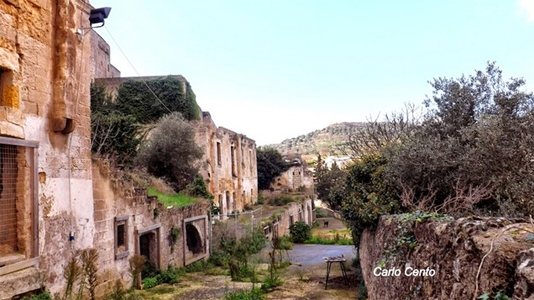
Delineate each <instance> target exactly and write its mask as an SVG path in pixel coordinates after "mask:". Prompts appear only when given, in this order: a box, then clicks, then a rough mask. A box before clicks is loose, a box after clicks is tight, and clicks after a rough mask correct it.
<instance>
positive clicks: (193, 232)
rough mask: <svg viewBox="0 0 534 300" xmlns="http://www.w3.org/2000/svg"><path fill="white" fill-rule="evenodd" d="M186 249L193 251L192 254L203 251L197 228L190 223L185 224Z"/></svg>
mask: <svg viewBox="0 0 534 300" xmlns="http://www.w3.org/2000/svg"><path fill="white" fill-rule="evenodd" d="M185 232H186V242H187V249H189V251H191V252H193V254H199V253H204V247H203V246H202V239H201V238H200V233H199V232H198V230H197V228H196V227H195V226H194V225H192V224H187V225H185Z"/></svg>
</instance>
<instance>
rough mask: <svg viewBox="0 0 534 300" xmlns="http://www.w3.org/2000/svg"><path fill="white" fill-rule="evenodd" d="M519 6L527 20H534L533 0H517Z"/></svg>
mask: <svg viewBox="0 0 534 300" xmlns="http://www.w3.org/2000/svg"><path fill="white" fill-rule="evenodd" d="M519 8H520V10H521V14H522V15H523V16H525V17H526V18H527V21H529V22H534V0H519Z"/></svg>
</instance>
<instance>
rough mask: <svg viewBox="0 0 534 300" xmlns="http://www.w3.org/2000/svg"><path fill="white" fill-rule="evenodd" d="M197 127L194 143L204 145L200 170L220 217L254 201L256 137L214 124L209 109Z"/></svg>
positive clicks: (256, 182)
mask: <svg viewBox="0 0 534 300" xmlns="http://www.w3.org/2000/svg"><path fill="white" fill-rule="evenodd" d="M196 129H197V133H196V140H197V143H198V144H199V146H201V147H202V148H203V149H204V157H203V158H202V168H201V174H202V176H203V177H204V180H205V181H206V182H207V185H208V189H209V191H210V193H212V195H213V196H214V197H215V200H214V201H215V205H217V207H218V208H219V212H220V214H221V215H222V216H223V218H224V217H226V216H227V215H228V214H230V213H232V212H234V211H243V210H244V208H245V206H249V205H253V204H254V203H256V201H257V198H258V175H257V164H256V143H255V141H254V140H252V139H250V138H248V137H246V136H245V135H242V134H238V133H235V132H233V131H231V130H229V129H226V128H223V127H217V126H216V125H215V123H214V122H213V120H212V118H211V115H210V114H209V113H208V112H202V119H201V122H200V124H199V125H198V126H197V127H196Z"/></svg>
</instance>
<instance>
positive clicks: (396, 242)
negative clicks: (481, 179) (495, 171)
mask: <svg viewBox="0 0 534 300" xmlns="http://www.w3.org/2000/svg"><path fill="white" fill-rule="evenodd" d="M406 226H407V227H408V228H406ZM533 232H534V225H533V224H532V223H530V222H526V221H525V220H520V219H515V220H510V219H504V218H476V217H469V218H462V219H458V220H456V221H438V220H435V219H432V218H429V219H428V220H426V221H421V220H420V219H417V218H415V219H413V220H412V221H411V222H406V216H405V215H400V216H383V217H381V219H380V222H379V225H378V227H377V228H376V230H375V231H365V232H364V233H363V235H362V238H361V243H360V259H361V266H362V272H363V275H364V279H365V284H366V286H367V289H368V293H369V299H373V300H374V299H391V300H393V299H402V300H404V299H411V300H414V299H476V298H477V297H479V296H481V295H483V294H487V295H488V296H490V297H492V296H495V295H496V294H497V293H499V292H501V293H502V294H505V295H508V296H509V297H511V296H512V295H513V299H534V294H533V293H534V248H531V247H532V246H533V240H534V235H533V234H532V233H533ZM489 299H492V298H489Z"/></svg>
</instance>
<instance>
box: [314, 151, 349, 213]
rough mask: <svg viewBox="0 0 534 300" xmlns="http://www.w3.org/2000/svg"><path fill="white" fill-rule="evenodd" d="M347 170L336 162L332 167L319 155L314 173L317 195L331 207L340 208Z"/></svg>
mask: <svg viewBox="0 0 534 300" xmlns="http://www.w3.org/2000/svg"><path fill="white" fill-rule="evenodd" d="M345 176H346V174H345V172H343V171H342V170H341V169H340V168H339V167H338V165H337V164H336V163H334V164H333V165H332V167H331V168H330V169H328V166H326V164H325V163H324V161H323V159H322V157H321V155H319V156H318V157H317V166H316V168H315V173H314V187H315V193H316V194H317V197H318V198H319V199H320V200H322V201H324V202H325V203H326V204H327V205H328V206H329V207H330V208H331V209H333V210H340V209H341V206H342V202H343V198H344V191H343V189H344V183H345Z"/></svg>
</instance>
